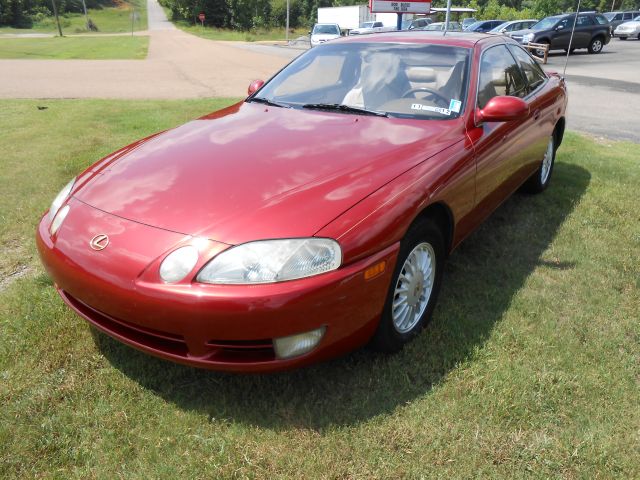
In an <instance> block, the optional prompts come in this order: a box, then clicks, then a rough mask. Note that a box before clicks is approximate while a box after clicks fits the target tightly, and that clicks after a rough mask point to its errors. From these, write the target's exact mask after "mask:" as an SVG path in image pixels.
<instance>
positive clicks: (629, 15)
mask: <svg viewBox="0 0 640 480" xmlns="http://www.w3.org/2000/svg"><path fill="white" fill-rule="evenodd" d="M603 15H604V16H605V18H606V19H607V20H608V21H609V24H610V25H611V31H612V32H615V30H616V28H618V25H621V24H623V23H624V22H631V21H632V20H633V19H634V18H636V17H637V16H638V15H640V11H637V10H634V11H631V10H629V11H626V12H606V13H603Z"/></svg>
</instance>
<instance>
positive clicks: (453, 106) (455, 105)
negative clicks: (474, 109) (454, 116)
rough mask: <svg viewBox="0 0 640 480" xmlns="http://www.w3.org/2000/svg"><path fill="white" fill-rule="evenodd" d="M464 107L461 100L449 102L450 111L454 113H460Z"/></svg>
mask: <svg viewBox="0 0 640 480" xmlns="http://www.w3.org/2000/svg"><path fill="white" fill-rule="evenodd" d="M461 107H462V102H461V101H460V100H453V99H452V100H451V101H450V102H449V110H451V111H452V112H456V113H458V112H460V108H461Z"/></svg>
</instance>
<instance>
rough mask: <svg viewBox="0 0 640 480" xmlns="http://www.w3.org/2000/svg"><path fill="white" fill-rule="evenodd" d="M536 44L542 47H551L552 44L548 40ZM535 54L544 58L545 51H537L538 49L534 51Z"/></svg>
mask: <svg viewBox="0 0 640 480" xmlns="http://www.w3.org/2000/svg"><path fill="white" fill-rule="evenodd" d="M536 43H539V44H541V45H549V46H551V44H550V43H549V42H548V41H547V40H541V41H540V42H536ZM534 52H535V54H536V56H537V57H540V58H544V50H537V49H536V50H534ZM547 52H549V50H547Z"/></svg>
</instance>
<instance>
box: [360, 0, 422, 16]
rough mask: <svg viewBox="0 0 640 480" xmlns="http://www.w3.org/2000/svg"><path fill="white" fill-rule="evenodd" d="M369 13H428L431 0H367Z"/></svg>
mask: <svg viewBox="0 0 640 480" xmlns="http://www.w3.org/2000/svg"><path fill="white" fill-rule="evenodd" d="M369 9H370V10H371V13H429V11H430V10H431V0H411V1H408V2H396V1H389V0H369Z"/></svg>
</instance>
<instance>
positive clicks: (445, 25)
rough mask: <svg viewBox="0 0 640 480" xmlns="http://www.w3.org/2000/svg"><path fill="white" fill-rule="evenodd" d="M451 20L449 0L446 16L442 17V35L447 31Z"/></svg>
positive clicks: (448, 1) (449, 0) (448, 0)
mask: <svg viewBox="0 0 640 480" xmlns="http://www.w3.org/2000/svg"><path fill="white" fill-rule="evenodd" d="M450 18H451V0H447V14H446V15H445V17H444V34H445V35H446V34H447V32H448V31H449V19H450Z"/></svg>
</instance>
